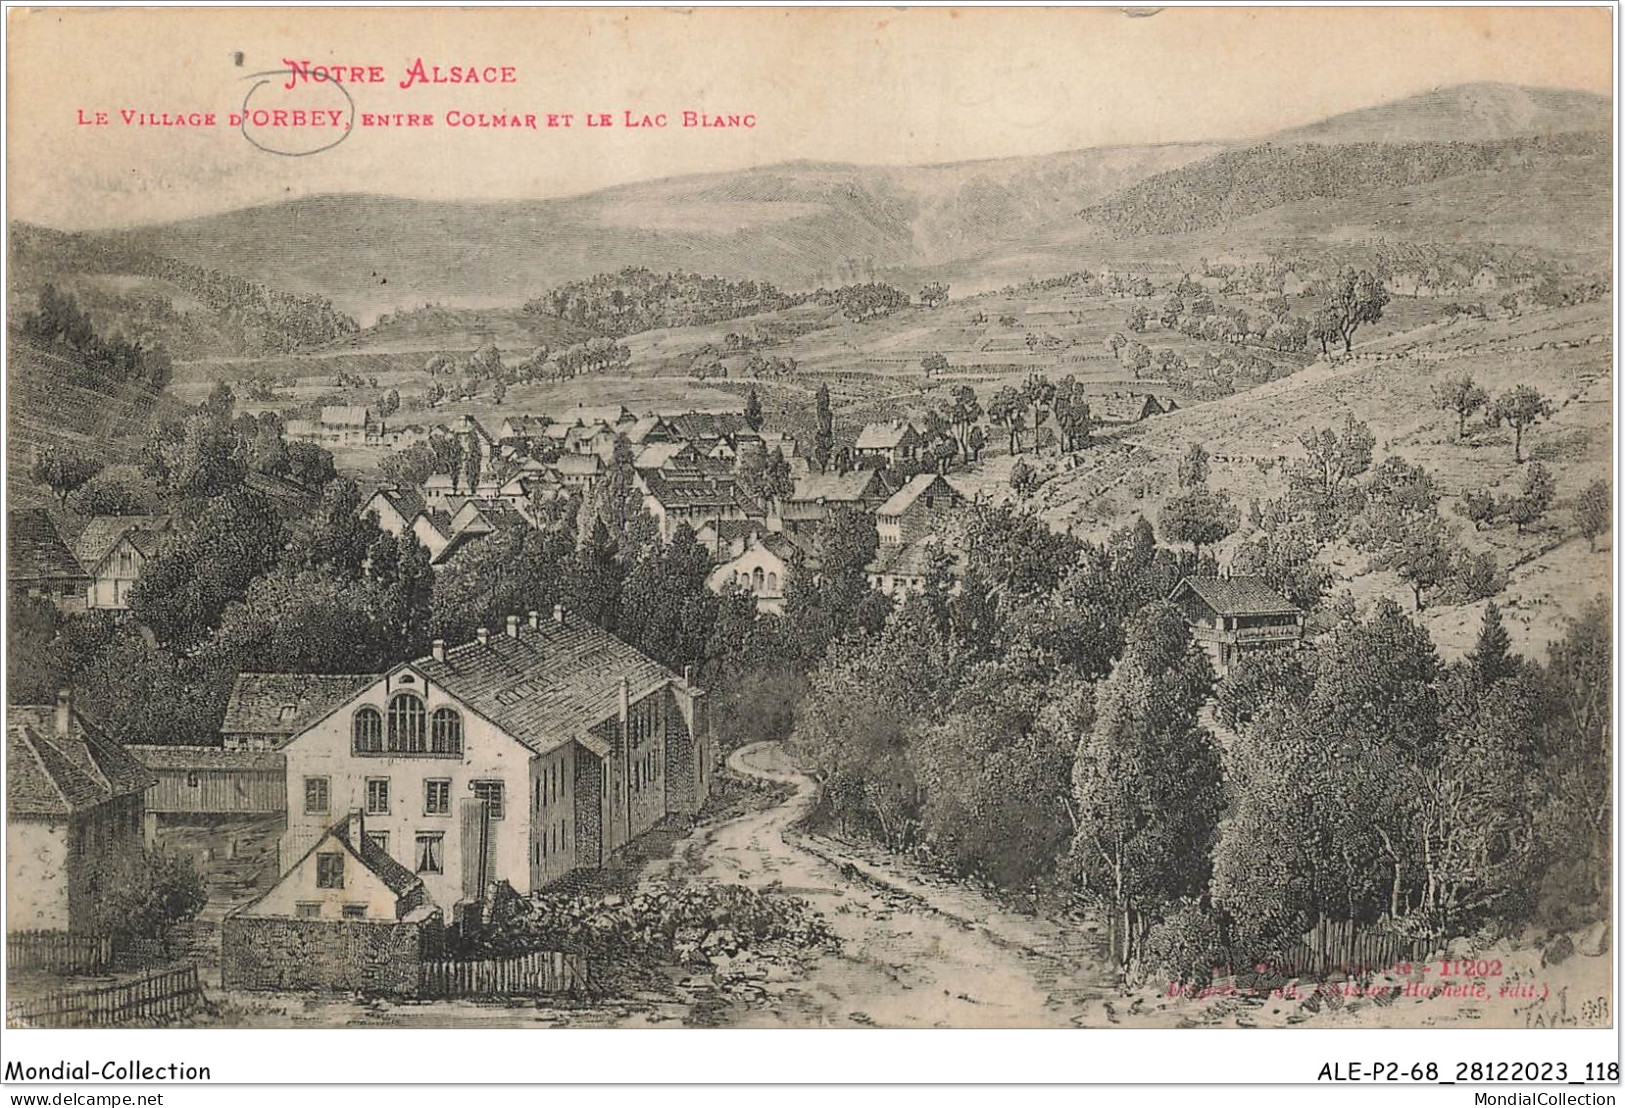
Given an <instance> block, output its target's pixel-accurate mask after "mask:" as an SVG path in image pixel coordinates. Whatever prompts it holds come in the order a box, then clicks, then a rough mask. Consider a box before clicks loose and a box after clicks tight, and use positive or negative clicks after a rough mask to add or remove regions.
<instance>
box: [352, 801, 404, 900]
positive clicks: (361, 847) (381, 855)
mask: <svg viewBox="0 0 1625 1108" xmlns="http://www.w3.org/2000/svg"><path fill="white" fill-rule="evenodd" d="M350 819H351V817H349V816H345V817H344V820H343V821H342V823H341V825H340V827H339V828H336V829H335V830H337V831H338V833H339V835H340V836H341V837H342V838H343V839H344V841H345V842H346V843H347V844H348V845H349V847H350V849H351V850H353V851H355V853H356V855H357V856H358V857H360V859H361V864H362V865H364V866H366V867H367V868H368V869H370V870H372V872H373V873H374V874H376V875H377V877H378V880H380V881H382V882H383V883H384V884H385V885H386V886H388V888H389V891H390V892H392V893H394V894H395V895H396V896H404V895H406V894H407V893H409V892H411V891H412V890H413V889H415V888H417V887H418V886H419V885H421V884H423V878H421V877H419V876H418V875H417V874H415V873H413V872H412V871H411V870H409V869H407V868H406V867H405V866H403V865H401V864H400V863H399V862H397V861H396V860H395V859H393V858H391V857H390V856H389V851H387V850H384V849H383V848H381V847H380V846H379V845H378V844H377V843H375V842H373V841H372V840H371V839H369V838H367V837H366V835H362V836H361V841H360V842H359V843H358V842H356V841H355V839H356V836H355V834H354V833H353V832H352V831H351V828H350ZM361 826H362V829H363V830H365V829H366V826H367V821H366V819H365V817H363V819H362V821H361Z"/></svg>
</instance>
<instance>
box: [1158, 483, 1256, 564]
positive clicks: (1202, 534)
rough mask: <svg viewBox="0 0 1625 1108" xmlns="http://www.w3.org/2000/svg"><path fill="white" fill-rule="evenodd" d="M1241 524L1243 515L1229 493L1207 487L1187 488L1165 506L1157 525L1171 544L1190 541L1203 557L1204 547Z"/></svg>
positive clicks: (1233, 530) (1197, 552) (1230, 532)
mask: <svg viewBox="0 0 1625 1108" xmlns="http://www.w3.org/2000/svg"><path fill="white" fill-rule="evenodd" d="M1240 525H1241V512H1240V510H1239V509H1237V508H1236V506H1235V505H1234V504H1233V503H1231V501H1230V497H1229V495H1228V494H1226V493H1223V492H1219V493H1214V492H1211V491H1209V490H1208V489H1205V488H1195V489H1186V490H1185V491H1184V492H1183V493H1180V494H1179V495H1178V496H1175V497H1174V498H1172V499H1171V500H1169V501H1168V503H1166V504H1165V505H1163V509H1162V515H1161V516H1159V517H1158V520H1157V526H1158V529H1159V530H1161V532H1162V535H1163V537H1164V538H1165V539H1167V540H1168V541H1169V542H1188V543H1190V544H1191V546H1192V548H1193V549H1194V550H1195V551H1196V554H1197V556H1198V557H1200V556H1201V553H1202V547H1204V546H1211V545H1213V544H1214V543H1216V542H1218V541H1220V540H1221V539H1223V538H1225V537H1226V536H1228V535H1231V534H1234V533H1235V530H1236V528H1237V527H1239V526H1240Z"/></svg>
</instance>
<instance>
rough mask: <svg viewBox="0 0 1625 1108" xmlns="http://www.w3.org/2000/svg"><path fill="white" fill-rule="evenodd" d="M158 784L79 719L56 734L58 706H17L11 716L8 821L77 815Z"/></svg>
mask: <svg viewBox="0 0 1625 1108" xmlns="http://www.w3.org/2000/svg"><path fill="white" fill-rule="evenodd" d="M155 780H156V778H154V777H153V775H152V773H151V772H150V771H149V770H148V769H147V768H146V767H145V766H143V765H142V764H141V763H140V762H138V761H137V760H136V759H135V758H133V757H131V756H130V755H129V754H127V753H125V751H124V750H123V748H121V747H120V746H119V745H118V744H117V743H115V742H113V741H112V740H111V739H109V738H107V737H106V736H104V735H103V734H102V733H101V732H100V731H98V730H96V729H95V728H94V727H92V726H90V725H89V724H87V723H86V722H85V720H84V718H83V717H81V716H80V715H78V714H77V713H74V714H73V715H72V716H71V722H70V725H69V728H68V733H67V734H65V735H62V734H58V733H57V730H56V708H55V707H54V706H48V705H47V706H33V705H22V706H13V707H12V708H10V709H9V710H8V711H7V714H6V818H7V819H12V818H36V819H39V818H47V819H48V818H51V817H53V816H66V815H72V814H74V813H77V812H83V811H85V810H86V809H89V808H94V807H95V806H96V805H98V804H105V803H106V802H108V801H109V800H113V799H115V798H116V797H121V796H129V795H130V794H132V793H139V792H144V791H145V790H146V788H147V786H149V785H151V784H152V783H153V782H154V781H155Z"/></svg>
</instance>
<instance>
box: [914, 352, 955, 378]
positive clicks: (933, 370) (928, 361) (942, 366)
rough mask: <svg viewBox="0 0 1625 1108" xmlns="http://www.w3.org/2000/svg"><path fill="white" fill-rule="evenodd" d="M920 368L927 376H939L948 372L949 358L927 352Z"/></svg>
mask: <svg viewBox="0 0 1625 1108" xmlns="http://www.w3.org/2000/svg"><path fill="white" fill-rule="evenodd" d="M920 368H921V369H923V370H924V371H925V375H926V376H927V377H938V376H941V375H942V374H944V373H946V372H948V359H947V358H945V357H943V356H942V355H941V354H927V355H926V356H925V357H923V358H921V359H920Z"/></svg>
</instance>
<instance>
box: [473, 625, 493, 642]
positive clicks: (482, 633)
mask: <svg viewBox="0 0 1625 1108" xmlns="http://www.w3.org/2000/svg"><path fill="white" fill-rule="evenodd" d="M474 637H475V638H476V639H478V640H479V641H480V645H481V646H484V645H485V644H486V643H488V642H490V641H491V631H490V629H489V628H486V627H481V628H480V629H479V630H478V631H476V632H474Z"/></svg>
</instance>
